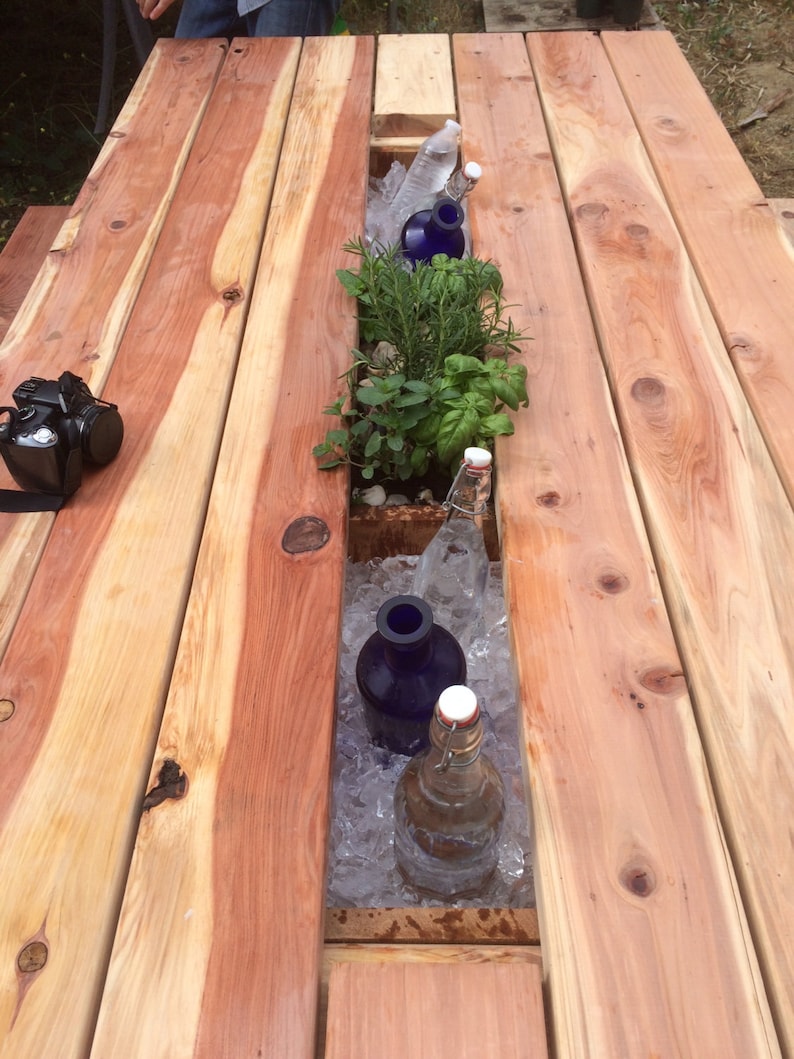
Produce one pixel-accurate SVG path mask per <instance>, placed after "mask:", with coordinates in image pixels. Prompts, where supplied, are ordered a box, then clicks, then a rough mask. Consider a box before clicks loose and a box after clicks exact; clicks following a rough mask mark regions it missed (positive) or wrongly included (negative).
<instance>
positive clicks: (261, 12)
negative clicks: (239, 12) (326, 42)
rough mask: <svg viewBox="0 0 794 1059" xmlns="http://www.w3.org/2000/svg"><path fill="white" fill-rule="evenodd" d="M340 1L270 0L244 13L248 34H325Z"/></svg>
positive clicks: (295, 35)
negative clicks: (245, 14) (247, 13)
mask: <svg viewBox="0 0 794 1059" xmlns="http://www.w3.org/2000/svg"><path fill="white" fill-rule="evenodd" d="M338 8H339V0H269V2H268V3H267V4H265V5H264V7H260V8H258V9H257V10H256V11H252V12H251V13H250V14H249V15H247V16H246V17H247V23H248V36H249V37H324V36H326V35H327V34H328V33H330V32H331V26H333V24H334V18H335V17H336V12H337V10H338Z"/></svg>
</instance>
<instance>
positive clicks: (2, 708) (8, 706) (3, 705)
mask: <svg viewBox="0 0 794 1059" xmlns="http://www.w3.org/2000/svg"><path fill="white" fill-rule="evenodd" d="M15 709H16V704H15V703H14V702H12V701H11V699H0V723H2V722H3V721H7V720H8V719H9V717H13V715H14V710H15Z"/></svg>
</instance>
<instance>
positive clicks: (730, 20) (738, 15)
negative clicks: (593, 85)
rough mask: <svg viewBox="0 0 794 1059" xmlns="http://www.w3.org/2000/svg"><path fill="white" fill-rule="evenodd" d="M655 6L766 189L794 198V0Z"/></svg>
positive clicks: (670, 0) (660, 1)
mask: <svg viewBox="0 0 794 1059" xmlns="http://www.w3.org/2000/svg"><path fill="white" fill-rule="evenodd" d="M654 8H655V10H656V13H657V14H658V16H659V17H660V19H661V20H662V22H663V23H664V25H665V26H666V27H667V28H668V29H670V30H671V31H672V32H673V33H674V34H675V35H676V38H677V39H678V42H679V45H680V47H681V49H682V51H683V52H684V53H685V54H686V56H687V58H688V60H689V62H690V65H691V66H692V68H693V69H694V70H695V73H697V75H698V77H699V79H700V81H701V83H702V84H703V86H704V87H705V89H706V91H707V92H708V94H709V97H710V98H711V101H712V103H713V104H714V106H715V107H716V109H717V110H718V112H719V114H720V117H721V118H722V120H723V122H724V123H725V125H726V126H727V128H728V129H729V130H730V131H731V134H732V136H733V138H734V141H735V143H736V145H737V146H738V148H739V150H740V151H741V152H742V154H743V156H744V158H745V160H746V161H747V164H748V166H749V167H750V169H751V170H752V172H753V175H754V176H755V178H756V180H757V181H758V183H759V184H760V186H761V189H762V191H763V192H764V194H765V195H766V196H767V198H794V3H793V2H792V0H709V2H707V0H701V2H696V0H689V2H688V3H683V2H681V0H654ZM754 113H757V114H758V117H757V119H756V120H755V121H753V122H752V123H750V124H747V125H745V126H744V127H743V126H742V123H743V122H744V121H745V120H746V119H748V118H750V116H751V115H753V114H754ZM764 114H768V116H763V115H764Z"/></svg>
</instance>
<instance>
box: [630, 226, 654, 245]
mask: <svg viewBox="0 0 794 1059" xmlns="http://www.w3.org/2000/svg"><path fill="white" fill-rule="evenodd" d="M626 234H627V235H628V237H629V239H634V240H635V242H638V243H641V242H644V240H646V239H647V238H648V234H649V228H648V225H647V224H636V223H635V224H627V225H626Z"/></svg>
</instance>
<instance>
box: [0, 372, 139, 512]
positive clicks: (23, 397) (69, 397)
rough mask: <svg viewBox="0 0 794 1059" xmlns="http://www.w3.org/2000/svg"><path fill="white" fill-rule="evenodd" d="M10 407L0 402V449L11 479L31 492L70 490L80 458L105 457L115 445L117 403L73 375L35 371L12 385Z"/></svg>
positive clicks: (120, 431)
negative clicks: (44, 376) (49, 375)
mask: <svg viewBox="0 0 794 1059" xmlns="http://www.w3.org/2000/svg"><path fill="white" fill-rule="evenodd" d="M14 401H15V403H16V407H15V408H12V407H5V408H0V413H5V414H6V415H7V417H8V418H7V419H6V420H5V422H3V423H0V452H2V454H3V459H4V460H5V462H6V466H7V467H8V469H9V471H10V472H11V475H12V477H13V478H14V481H15V482H16V483H17V485H19V486H21V488H22V489H26V490H29V491H31V492H35V493H52V494H55V495H57V496H64V497H66V496H71V494H72V493H74V492H75V490H76V489H77V488H78V487H79V485H80V482H81V481H82V477H83V460H84V459H85V460H88V461H89V462H90V463H97V464H105V463H110V461H111V460H112V459H113V458H114V456H115V455H116V453H117V452H118V451H119V448H120V447H121V440H122V438H123V436H124V426H123V424H122V421H121V416H120V415H119V412H118V408H117V406H116V405H114V404H109V403H108V402H107V401H100V400H99V399H98V398H97V397H94V395H93V394H92V393H91V391H90V390H89V388H88V387H87V386H86V384H85V383H84V382H83V380H82V379H81V378H79V377H78V376H77V375H73V374H72V373H71V372H70V371H65V372H64V373H63V374H62V375H61V377H60V378H59V379H57V380H56V379H39V378H36V377H35V376H33V377H31V378H30V379H28V380H27V381H26V382H23V383H20V385H19V386H17V388H16V390H14Z"/></svg>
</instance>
